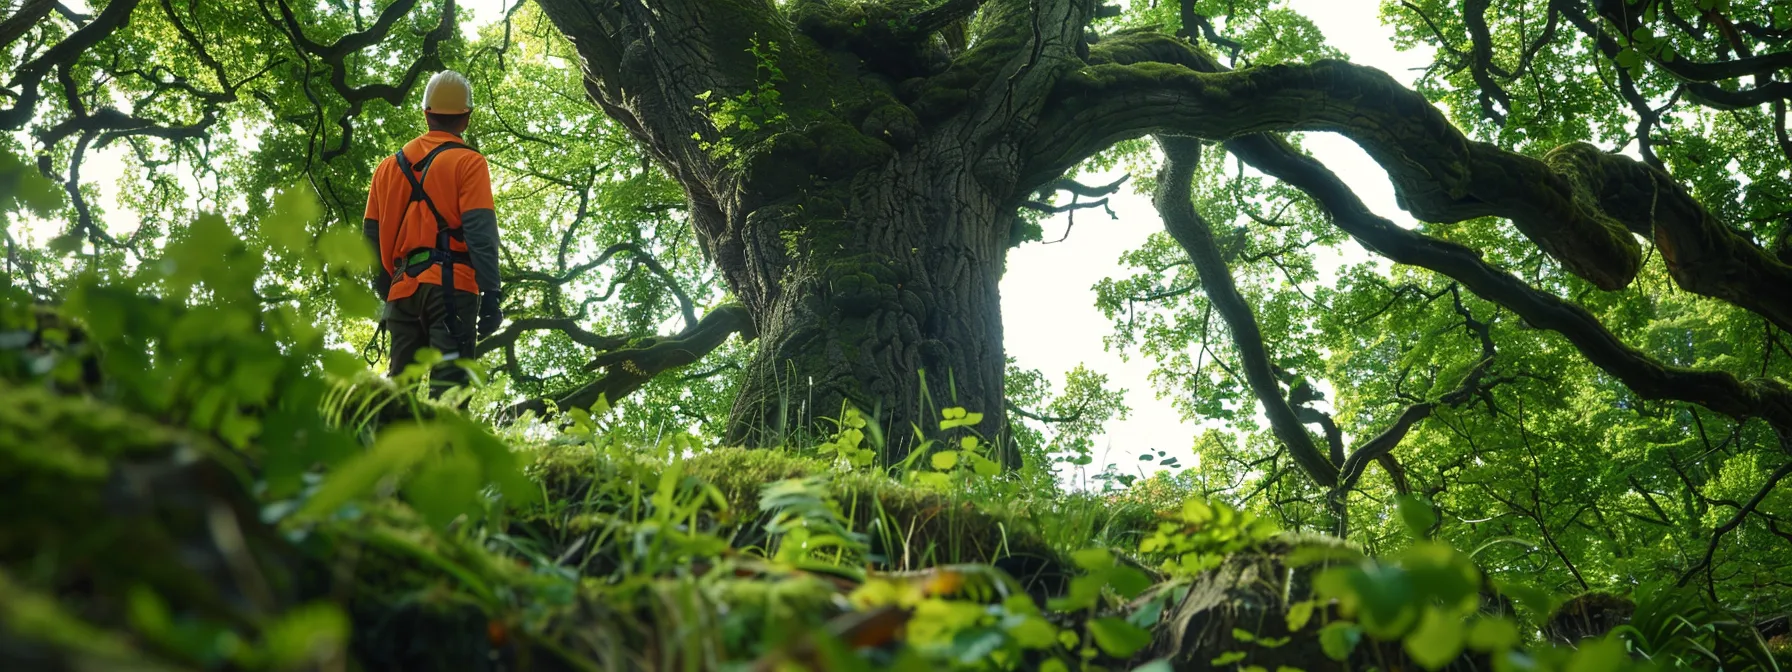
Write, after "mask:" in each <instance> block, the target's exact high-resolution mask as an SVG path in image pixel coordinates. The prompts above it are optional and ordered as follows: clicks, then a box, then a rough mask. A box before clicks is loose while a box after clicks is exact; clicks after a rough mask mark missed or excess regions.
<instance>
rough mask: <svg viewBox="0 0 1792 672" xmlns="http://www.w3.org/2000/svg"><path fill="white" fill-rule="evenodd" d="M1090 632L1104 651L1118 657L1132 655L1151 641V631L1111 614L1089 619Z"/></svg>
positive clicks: (1096, 643)
mask: <svg viewBox="0 0 1792 672" xmlns="http://www.w3.org/2000/svg"><path fill="white" fill-rule="evenodd" d="M1089 634H1090V635H1091V636H1093V637H1094V638H1095V645H1096V646H1099V647H1101V650H1102V651H1105V652H1107V654H1108V655H1110V656H1115V657H1118V658H1125V657H1127V656H1130V655H1132V654H1133V653H1135V652H1137V651H1138V650H1139V649H1143V648H1145V646H1146V645H1149V644H1150V643H1151V633H1150V632H1149V631H1147V630H1145V629H1144V628H1141V627H1139V626H1136V625H1133V624H1131V623H1127V622H1126V621H1124V620H1122V619H1118V618H1113V617H1111V616H1110V617H1103V618H1097V619H1095V620H1093V621H1089Z"/></svg>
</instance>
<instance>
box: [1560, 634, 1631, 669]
mask: <svg viewBox="0 0 1792 672" xmlns="http://www.w3.org/2000/svg"><path fill="white" fill-rule="evenodd" d="M1627 660H1629V658H1628V657H1627V656H1625V655H1624V643H1623V642H1621V641H1618V638H1616V637H1601V638H1599V639H1595V640H1587V641H1583V642H1581V643H1580V648H1579V649H1577V650H1575V652H1574V655H1573V656H1572V657H1570V658H1569V659H1568V666H1567V667H1566V668H1565V669H1566V670H1567V672H1617V671H1618V670H1619V669H1621V668H1622V667H1623V665H1624V663H1625V661H1627Z"/></svg>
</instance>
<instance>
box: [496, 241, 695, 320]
mask: <svg viewBox="0 0 1792 672" xmlns="http://www.w3.org/2000/svg"><path fill="white" fill-rule="evenodd" d="M622 252H628V253H630V254H631V255H633V256H634V258H635V260H636V262H637V263H639V264H640V265H642V266H645V267H647V270H649V271H652V272H653V274H654V275H657V276H659V277H660V280H662V281H664V282H665V284H666V290H667V291H669V292H672V296H673V297H674V298H676V299H677V300H678V310H679V312H680V314H682V315H683V316H684V323H685V325H686V326H690V325H694V324H696V323H697V308H696V304H695V303H694V302H692V301H691V297H690V295H689V294H686V293H685V291H684V288H683V287H681V286H679V284H678V280H677V279H676V278H674V277H673V276H672V273H671V272H670V271H667V270H666V267H664V266H661V265H660V262H659V260H657V259H654V258H653V255H652V254H649V253H647V252H646V251H645V250H642V249H641V246H640V245H637V244H635V243H616V244H615V245H611V246H609V247H607V248H604V251H603V252H602V253H600V254H598V255H597V258H596V259H593V260H591V261H588V262H585V263H583V264H579V265H578V266H574V267H572V268H570V269H567V270H566V272H565V273H561V274H559V275H553V274H549V273H543V272H541V271H525V270H516V269H511V270H508V271H506V272H505V273H504V279H505V280H506V281H508V282H539V283H542V284H545V285H547V286H549V287H559V286H560V285H564V284H566V283H569V282H572V281H573V280H575V279H577V278H578V277H579V276H581V275H584V274H585V272H586V271H590V270H591V269H593V268H597V267H598V266H602V265H604V263H605V262H608V261H609V260H610V258H611V257H614V256H616V255H617V254H619V253H622Z"/></svg>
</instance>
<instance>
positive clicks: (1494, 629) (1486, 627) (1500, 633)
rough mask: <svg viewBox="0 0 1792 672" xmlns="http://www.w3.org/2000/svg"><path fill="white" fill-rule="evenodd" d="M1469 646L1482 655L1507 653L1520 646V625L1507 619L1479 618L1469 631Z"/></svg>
mask: <svg viewBox="0 0 1792 672" xmlns="http://www.w3.org/2000/svg"><path fill="white" fill-rule="evenodd" d="M1468 645H1469V648H1472V649H1474V650H1476V651H1480V652H1482V653H1495V652H1499V651H1505V650H1507V649H1510V648H1512V647H1514V646H1517V645H1518V625H1517V624H1515V623H1513V622H1512V621H1511V620H1510V619H1506V618H1498V617H1494V618H1478V619H1475V624H1474V625H1473V626H1470V627H1469V630H1468Z"/></svg>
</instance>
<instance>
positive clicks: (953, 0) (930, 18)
mask: <svg viewBox="0 0 1792 672" xmlns="http://www.w3.org/2000/svg"><path fill="white" fill-rule="evenodd" d="M986 1H987V0H946V1H945V2H943V3H940V5H939V6H937V7H933V8H931V9H924V10H921V11H920V12H919V13H917V14H915V16H914V19H913V20H911V21H910V24H911V25H913V26H914V27H915V33H916V34H919V35H932V34H933V33H936V32H939V31H940V30H943V29H945V27H946V26H949V25H952V24H953V23H954V22H957V21H961V20H963V19H965V18H968V17H969V16H970V15H972V14H974V13H976V12H977V8H978V7H981V6H983V3H984V2H986Z"/></svg>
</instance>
